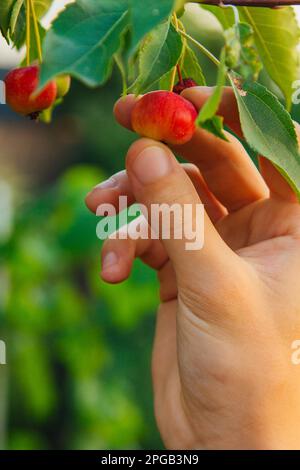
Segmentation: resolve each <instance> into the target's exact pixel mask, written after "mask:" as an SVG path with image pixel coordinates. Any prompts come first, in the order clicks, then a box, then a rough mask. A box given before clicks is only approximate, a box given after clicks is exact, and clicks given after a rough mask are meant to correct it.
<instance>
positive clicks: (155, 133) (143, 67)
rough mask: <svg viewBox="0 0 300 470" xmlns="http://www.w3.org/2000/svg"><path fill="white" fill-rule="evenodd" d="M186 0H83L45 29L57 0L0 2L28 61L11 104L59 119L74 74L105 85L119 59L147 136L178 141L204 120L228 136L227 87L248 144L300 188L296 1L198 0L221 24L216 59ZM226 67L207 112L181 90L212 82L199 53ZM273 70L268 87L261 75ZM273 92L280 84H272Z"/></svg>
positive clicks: (8, 29) (13, 85)
mask: <svg viewBox="0 0 300 470" xmlns="http://www.w3.org/2000/svg"><path fill="white" fill-rule="evenodd" d="M186 3H187V2H186V1H185V0H143V1H141V0H76V1H75V2H73V3H71V4H69V5H68V6H67V7H66V8H65V9H64V10H63V11H62V12H60V14H59V15H58V17H57V18H56V19H55V20H54V21H53V23H52V26H51V27H50V29H49V30H45V29H44V27H43V26H42V23H41V18H42V17H43V15H44V14H45V13H46V12H47V10H48V9H49V8H50V7H51V4H52V0H1V5H0V28H1V33H2V36H3V38H4V39H5V40H6V41H7V42H8V43H9V44H10V45H11V46H12V47H16V48H17V49H20V48H21V47H22V46H24V45H25V46H26V53H25V58H24V61H23V62H22V63H21V64H20V67H19V68H17V69H16V70H13V71H11V72H9V74H8V75H7V77H6V79H5V83H6V91H7V103H8V104H9V105H10V106H11V108H12V109H13V110H15V111H16V112H18V113H21V114H24V115H29V116H30V117H31V118H39V119H41V120H44V121H49V120H50V119H51V114H52V111H53V109H54V108H55V107H56V106H57V105H58V104H60V103H61V102H62V101H63V96H64V95H65V94H66V93H67V92H68V89H69V86H70V77H73V78H74V79H77V80H80V81H81V82H83V83H84V84H85V85H86V86H88V87H98V86H101V85H103V84H104V83H105V82H106V81H107V80H108V79H109V78H110V75H111V72H112V69H113V66H114V64H115V65H116V66H117V67H118V69H119V70H120V73H121V76H122V81H123V91H122V93H123V94H127V93H134V94H137V95H144V96H143V97H141V99H140V100H139V101H138V102H137V104H136V107H135V109H134V112H133V122H132V126H133V128H134V130H135V131H136V132H137V133H138V134H140V135H145V136H148V137H152V138H154V139H157V140H162V141H164V142H167V143H170V144H180V143H184V142H187V141H188V140H189V139H190V138H191V137H192V134H193V132H194V129H195V127H196V126H200V127H202V128H204V129H206V130H207V132H211V133H213V134H214V135H216V136H218V137H219V138H220V139H226V137H225V134H224V132H223V121H222V118H221V117H220V116H219V115H218V107H219V102H220V99H221V94H222V88H223V86H224V85H226V84H227V85H228V86H231V87H232V88H233V90H234V93H235V96H236V100H237V103H238V108H239V114H240V120H241V126H242V130H243V135H244V139H245V142H247V144H248V145H249V146H250V147H251V148H252V149H253V150H254V151H255V152H257V153H258V154H261V155H263V156H264V157H266V158H268V159H269V160H271V161H272V162H273V164H274V165H276V167H277V168H278V169H279V170H280V172H281V173H282V174H283V175H284V177H285V178H286V180H287V181H288V182H289V184H290V185H291V186H292V187H293V189H294V190H295V192H296V193H297V194H298V196H300V155H299V150H298V143H297V138H296V133H295V130H294V124H293V121H292V118H291V115H290V110H291V106H292V104H293V101H294V100H293V97H294V96H295V94H296V93H297V88H299V83H300V82H298V84H297V78H298V59H299V57H298V55H299V54H298V50H297V46H298V42H299V28H298V23H297V20H296V17H295V11H294V9H293V7H292V6H291V5H296V4H299V3H300V2H299V1H295V0H224V1H223V2H221V1H219V0H198V1H197V2H193V3H196V4H198V8H199V9H202V10H206V11H209V12H210V13H211V14H212V15H214V16H215V17H216V19H217V20H218V22H219V23H220V26H221V27H222V28H223V36H224V45H223V48H222V50H221V54H220V56H219V57H216V56H215V55H214V54H213V53H212V52H211V51H210V50H208V49H207V48H206V47H205V46H204V45H203V44H202V43H201V42H199V41H198V39H197V38H196V37H194V36H193V35H191V34H190V32H189V31H188V30H186V28H185V23H184V19H183V14H184V11H185V7H186ZM196 51H198V52H199V53H201V54H204V55H205V56H207V57H208V58H209V59H210V60H211V61H212V62H213V64H214V65H215V67H216V68H217V69H218V72H217V80H216V86H215V88H214V93H213V94H212V95H211V97H210V98H209V99H208V100H207V101H206V103H205V104H204V106H203V107H202V109H201V110H200V112H199V114H198V113H197V112H196V110H195V108H194V107H193V105H192V104H191V103H189V102H188V101H186V100H185V99H184V98H183V97H181V96H180V93H181V91H182V90H184V89H185V88H187V87H190V86H195V85H199V86H201V85H202V86H204V85H205V84H206V77H205V74H204V72H203V70H202V68H201V66H200V63H199V61H198V56H197V54H196V53H195V52H196ZM262 70H263V71H264V74H267V75H268V77H269V83H270V84H271V85H270V87H269V88H270V89H269V88H267V87H266V86H264V85H263V84H262V82H261V72H262ZM271 90H272V91H271Z"/></svg>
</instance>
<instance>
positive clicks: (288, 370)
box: [86, 87, 300, 449]
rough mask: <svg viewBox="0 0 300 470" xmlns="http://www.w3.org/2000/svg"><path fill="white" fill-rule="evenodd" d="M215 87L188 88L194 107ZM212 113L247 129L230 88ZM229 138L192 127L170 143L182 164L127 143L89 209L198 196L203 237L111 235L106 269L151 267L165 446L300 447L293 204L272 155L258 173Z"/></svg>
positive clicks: (150, 144) (107, 273) (143, 144)
mask: <svg viewBox="0 0 300 470" xmlns="http://www.w3.org/2000/svg"><path fill="white" fill-rule="evenodd" d="M211 92H212V90H211V89H209V88H204V87H197V88H192V89H189V90H186V91H184V92H183V94H184V96H185V97H186V98H187V99H189V100H190V101H191V102H193V104H194V105H195V106H196V107H197V108H200V107H201V106H202V105H203V103H204V102H205V100H206V99H207V98H208V97H209V96H210V94H211ZM134 103H135V98H134V97H133V96H128V97H127V99H126V100H125V101H124V100H123V101H119V102H118V103H117V105H116V107H115V115H116V118H117V120H118V121H119V122H120V124H122V125H123V126H125V127H129V128H130V116H131V113H132V109H133V107H134ZM218 114H220V115H222V116H223V117H224V121H225V123H226V125H227V126H229V127H231V128H232V129H233V130H234V131H235V132H236V133H237V134H238V135H239V136H242V134H241V127H240V123H239V119H238V112H237V107H236V103H235V98H234V96H233V94H232V92H231V90H230V89H224V92H223V100H222V103H221V105H220V109H219V111H218ZM297 132H298V134H299V129H298V127H297ZM228 138H229V142H225V141H223V140H219V139H217V138H216V137H214V136H212V135H210V134H208V133H207V132H206V131H204V130H201V129H197V131H196V133H195V134H194V136H193V138H192V140H191V141H190V142H189V143H187V144H186V145H183V146H181V147H175V148H173V149H172V150H174V151H176V152H177V153H179V154H180V155H182V156H183V157H184V158H186V159H187V160H189V161H190V162H192V163H193V164H192V165H191V164H189V165H188V166H186V165H185V166H182V165H180V164H179V163H178V162H177V160H176V159H175V157H174V155H173V153H172V151H171V149H169V148H168V147H166V146H164V145H163V144H160V143H157V142H155V141H152V140H149V139H141V140H139V141H137V142H135V143H134V144H133V146H132V147H131V148H130V149H129V151H128V155H127V158H126V172H120V173H118V174H116V175H114V176H113V177H112V178H111V179H110V180H109V182H105V183H104V184H103V185H102V186H101V185H100V186H98V187H96V188H94V190H93V191H92V192H91V193H90V194H89V195H88V196H87V199H86V202H87V205H88V207H89V208H90V209H91V210H93V211H94V210H96V208H97V206H98V205H99V204H101V203H113V204H117V199H118V196H119V195H128V197H129V204H131V203H133V202H134V201H138V202H140V203H143V204H146V205H147V206H150V204H152V203H163V202H165V203H168V204H170V203H172V202H174V201H176V202H177V203H182V204H183V203H191V204H196V203H199V201H202V202H203V204H204V205H205V211H206V218H205V227H204V228H205V243H204V247H203V249H202V250H199V251H186V250H185V241H186V240H174V239H171V240H142V239H138V240H133V239H130V238H128V239H127V240H114V239H108V240H107V241H106V242H105V243H104V246H103V251H102V273H101V276H102V278H103V279H104V280H105V281H106V282H110V283H116V282H121V281H123V280H124V279H126V278H127V277H128V276H129V274H130V271H131V267H132V263H133V260H134V258H135V257H140V258H141V259H142V260H143V261H144V262H145V263H147V264H148V265H149V266H151V267H152V268H154V269H156V270H157V272H158V279H159V285H160V297H161V304H160V306H159V308H158V314H157V326H156V335H155V341H154V347H153V367H152V374H153V387H154V402H155V414H156V419H157V424H158V427H159V430H160V433H161V436H162V438H163V441H164V443H165V445H166V447H168V448H170V449H186V448H188V449H299V448H300V437H299V422H300V373H299V371H300V369H299V367H298V368H297V366H296V365H294V364H293V363H292V361H291V356H292V352H293V350H292V348H291V345H292V342H293V341H294V340H297V339H299V338H300V289H299V278H300V206H299V203H298V201H297V199H296V197H295V195H294V194H293V192H292V190H291V189H290V188H289V186H288V185H287V183H286V182H285V180H284V179H283V178H282V177H281V175H280V174H279V173H278V172H277V170H276V169H275V168H274V167H273V166H272V164H271V163H269V162H268V161H267V160H265V159H264V158H262V157H261V158H260V166H261V168H260V170H261V172H260V173H259V172H258V170H257V169H256V168H255V167H254V165H253V164H252V162H251V160H250V158H249V156H248V155H247V153H246V152H245V150H244V149H243V147H242V146H241V144H240V143H239V141H238V140H237V139H236V138H235V137H233V136H231V135H229V134H228ZM141 223H142V224H146V221H145V220H141ZM130 231H131V227H130V226H129V227H128V232H129V235H130Z"/></svg>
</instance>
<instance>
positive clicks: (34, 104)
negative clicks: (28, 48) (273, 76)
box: [4, 65, 197, 145]
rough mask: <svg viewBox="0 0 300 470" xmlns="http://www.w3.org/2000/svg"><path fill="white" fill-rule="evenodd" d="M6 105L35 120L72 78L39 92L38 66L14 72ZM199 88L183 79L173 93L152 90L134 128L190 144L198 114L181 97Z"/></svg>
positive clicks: (140, 104) (142, 100)
mask: <svg viewBox="0 0 300 470" xmlns="http://www.w3.org/2000/svg"><path fill="white" fill-rule="evenodd" d="M4 81H5V85H6V101H7V104H8V105H9V106H10V107H11V108H12V109H13V110H14V111H15V112H17V113H20V114H22V115H26V116H30V117H31V118H32V119H35V118H36V117H37V116H38V115H39V113H40V112H41V111H43V110H45V109H48V108H50V107H51V106H52V105H53V104H54V102H55V101H56V100H57V99H58V98H61V97H63V96H64V95H66V93H67V92H68V90H69V87H70V77H69V76H68V75H64V76H61V77H58V78H57V79H56V80H52V81H51V82H49V83H48V84H47V85H46V86H45V88H43V90H41V91H39V92H36V90H37V88H38V81H39V66H38V65H31V66H28V67H20V68H17V69H14V70H12V71H11V72H9V73H8V74H7V76H6V77H5V80H4ZM193 86H196V83H195V82H194V80H192V79H191V78H186V79H181V80H180V81H179V82H178V83H177V85H175V86H174V88H173V91H152V92H150V93H147V94H146V95H144V96H143V97H141V98H140V99H138V100H137V103H136V104H135V107H134V109H133V113H132V127H133V129H134V131H135V132H137V133H138V134H140V135H141V136H145V137H149V138H152V139H155V140H159V141H163V142H166V143H168V144H172V145H181V144H184V143H186V142H188V141H189V140H190V139H191V138H192V136H193V134H194V131H195V120H196V117H197V111H196V109H195V107H194V106H193V105H192V104H191V103H190V102H189V101H187V100H186V99H185V98H183V97H182V96H180V94H181V92H182V91H183V90H184V89H186V88H190V87H193Z"/></svg>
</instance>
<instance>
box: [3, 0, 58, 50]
mask: <svg viewBox="0 0 300 470" xmlns="http://www.w3.org/2000/svg"><path fill="white" fill-rule="evenodd" d="M33 3H34V8H35V13H36V16H37V19H40V18H41V17H42V16H43V15H44V14H45V13H46V12H47V11H48V10H49V8H50V6H51V4H52V0H34V2H33ZM33 28H34V25H33V18H32V15H31V16H30V29H31V35H30V36H31V41H32V44H33V49H34V48H36V44H35V43H36V40H35V38H34V37H33V34H32V31H33ZM39 29H40V32H41V34H42V37H44V35H45V34H44V32H45V30H44V28H43V27H42V26H41V25H39ZM9 32H10V39H11V40H12V42H13V43H14V45H15V46H16V47H17V49H20V48H21V47H22V46H23V45H24V43H25V39H26V2H25V1H24V0H15V4H14V7H13V10H12V14H11V18H10V29H9ZM32 55H33V56H34V59H36V57H37V56H36V54H32Z"/></svg>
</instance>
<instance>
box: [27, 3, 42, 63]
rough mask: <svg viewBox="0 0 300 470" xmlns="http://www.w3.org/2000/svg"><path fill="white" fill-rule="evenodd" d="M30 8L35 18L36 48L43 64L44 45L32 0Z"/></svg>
mask: <svg viewBox="0 0 300 470" xmlns="http://www.w3.org/2000/svg"><path fill="white" fill-rule="evenodd" d="M30 7H31V12H32V18H33V26H34V34H35V40H36V46H37V53H38V59H39V63H40V64H41V63H42V61H43V56H42V45H41V37H40V31H39V24H38V20H37V16H36V13H35V8H34V3H33V0H30Z"/></svg>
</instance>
